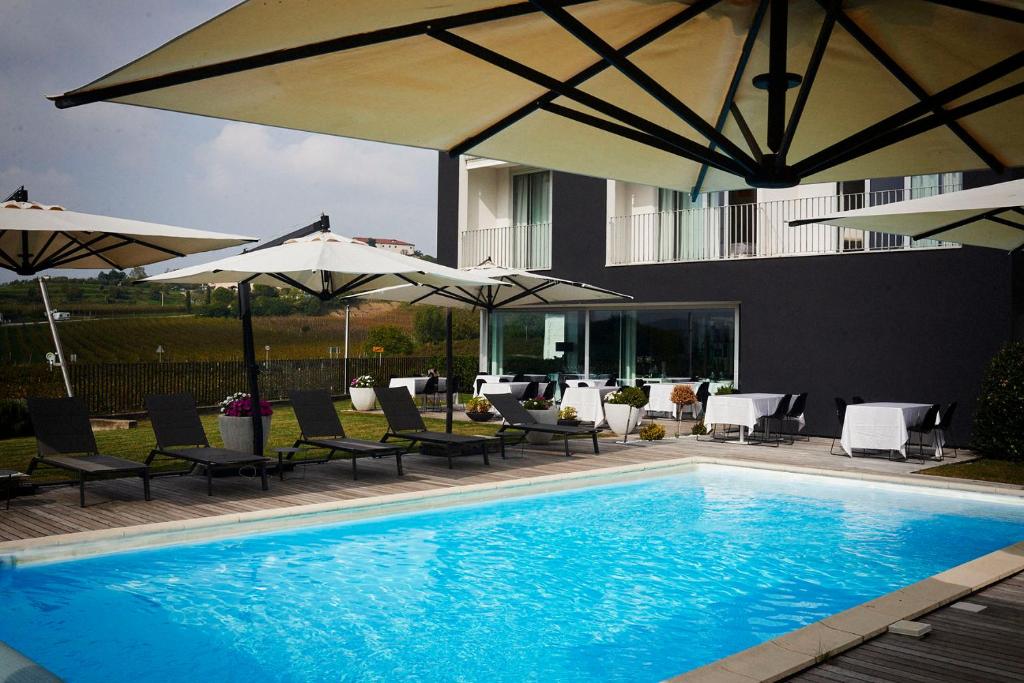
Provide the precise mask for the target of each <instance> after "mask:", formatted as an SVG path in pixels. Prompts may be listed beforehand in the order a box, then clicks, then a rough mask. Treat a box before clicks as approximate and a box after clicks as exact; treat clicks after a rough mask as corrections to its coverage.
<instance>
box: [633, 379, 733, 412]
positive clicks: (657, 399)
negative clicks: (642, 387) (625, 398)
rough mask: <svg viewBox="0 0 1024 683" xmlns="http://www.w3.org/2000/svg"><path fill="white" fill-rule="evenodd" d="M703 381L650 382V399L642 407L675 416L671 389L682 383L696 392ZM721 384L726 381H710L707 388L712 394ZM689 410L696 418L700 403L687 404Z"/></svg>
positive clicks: (649, 410)
mask: <svg viewBox="0 0 1024 683" xmlns="http://www.w3.org/2000/svg"><path fill="white" fill-rule="evenodd" d="M703 383H704V382H659V383H656V384H650V386H651V394H650V397H649V398H650V400H649V401H648V403H647V405H646V406H645V408H644V409H645V410H647V411H648V412H652V413H668V414H669V415H672V416H675V414H676V409H677V406H676V404H674V403H672V390H673V389H675V388H676V386H677V385H680V384H682V385H685V386H688V387H690V389H692V390H693V393H694V394H696V393H697V389H699V388H700V385H701V384H703ZM723 384H726V383H725V382H711V384H710V386H709V387H708V390H709V391H710V392H711V394H712V395H713V394H714V393H715V391H717V390H718V387H720V386H722V385H723ZM689 410H690V413H691V415H693V417H694V419H696V418H697V416H698V415H699V414H700V410H701V405H700V403H694V404H692V405H691V406H689Z"/></svg>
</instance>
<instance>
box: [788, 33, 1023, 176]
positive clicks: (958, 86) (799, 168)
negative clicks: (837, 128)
mask: <svg viewBox="0 0 1024 683" xmlns="http://www.w3.org/2000/svg"><path fill="white" fill-rule="evenodd" d="M1022 66H1024V51H1021V52H1017V53H1016V54H1014V55H1011V56H1010V57H1007V58H1006V59H1004V60H1002V61H1000V62H997V63H995V64H993V65H992V66H990V67H988V68H986V69H982V70H981V71H979V72H978V73H976V74H974V75H972V76H968V77H967V78H965V79H963V80H962V81H959V82H957V83H954V84H953V85H951V86H949V87H948V88H946V89H945V90H942V91H940V92H938V93H936V94H934V95H932V96H931V97H929V98H928V99H927V100H923V101H919V102H916V103H914V104H912V105H910V106H909V107H906V108H905V109H903V110H901V111H899V112H896V113H895V114H893V115H891V116H887V117H886V118H884V119H882V120H881V121H879V122H877V123H874V124H872V125H870V126H868V127H867V128H864V129H862V130H860V131H859V132H857V133H854V134H853V135H850V136H848V137H846V138H844V139H843V140H840V141H839V142H836V143H835V144H832V145H829V146H828V147H826V148H825V149H823V150H820V151H818V152H815V153H814V154H812V155H810V156H808V157H807V158H805V159H803V160H802V161H800V162H798V163H797V164H795V165H794V170H795V171H796V173H797V174H798V175H800V176H801V177H807V176H809V175H812V174H814V173H817V172H818V171H821V170H824V169H826V168H831V167H832V166H835V165H836V164H837V162H836V161H835V159H837V158H842V157H850V155H851V154H853V155H854V156H852V157H850V158H856V157H858V156H862V155H863V154H865V153H866V152H860V148H861V147H865V146H868V145H870V144H871V143H872V142H874V141H875V140H877V139H878V138H880V137H883V136H885V135H886V134H888V133H891V132H892V131H894V130H895V129H896V128H897V127H898V126H902V125H904V124H906V123H908V122H910V121H914V119H917V118H918V117H919V116H921V115H922V114H924V113H925V112H927V111H928V109H929V108H931V107H932V106H933V105H944V104H946V103H948V102H952V101H953V100H957V99H959V98H961V97H964V96H965V95H968V94H970V93H971V92H973V91H975V90H978V89H980V88H982V87H984V86H986V85H988V84H989V83H991V82H993V81H996V80H998V79H1000V78H1002V77H1004V76H1006V75H1008V74H1011V73H1013V72H1014V71H1017V70H1018V69H1020V68H1021V67H1022ZM1000 92H1003V91H1000ZM982 99H986V98H982ZM946 113H947V115H948V114H951V113H952V110H946ZM972 113H973V112H972ZM939 125H942V124H941V121H940V124H939Z"/></svg>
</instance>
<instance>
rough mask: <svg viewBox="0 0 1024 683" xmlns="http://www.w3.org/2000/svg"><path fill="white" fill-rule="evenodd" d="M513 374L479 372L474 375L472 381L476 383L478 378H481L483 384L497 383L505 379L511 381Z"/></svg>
mask: <svg viewBox="0 0 1024 683" xmlns="http://www.w3.org/2000/svg"><path fill="white" fill-rule="evenodd" d="M513 377H514V375H484V374H480V375H477V376H476V379H475V380H473V383H474V384H476V382H478V381H479V380H483V381H484V383H485V384H497V383H498V382H501V381H505V382H511V381H512V378H513Z"/></svg>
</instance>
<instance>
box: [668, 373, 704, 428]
mask: <svg viewBox="0 0 1024 683" xmlns="http://www.w3.org/2000/svg"><path fill="white" fill-rule="evenodd" d="M669 400H670V401H672V403H673V404H674V405H675V407H676V415H675V418H676V438H677V439H678V438H679V420H680V419H681V418H682V416H683V408H685V407H686V406H693V405H695V404H696V403H697V394H695V393H693V389H692V388H691V387H690V385H688V384H677V385H675V386H674V387H672V395H671V396H670V397H669ZM694 412H695V413H696V411H694Z"/></svg>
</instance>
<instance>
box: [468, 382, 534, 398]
mask: <svg viewBox="0 0 1024 683" xmlns="http://www.w3.org/2000/svg"><path fill="white" fill-rule="evenodd" d="M530 384H531V383H530V382H485V383H483V384H481V385H480V391H479V392H477V394H476V395H477V396H484V395H486V394H512V395H513V396H515V397H516V398H517V399H521V398H522V397H523V394H524V393H526V388H527V387H528V386H530Z"/></svg>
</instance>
